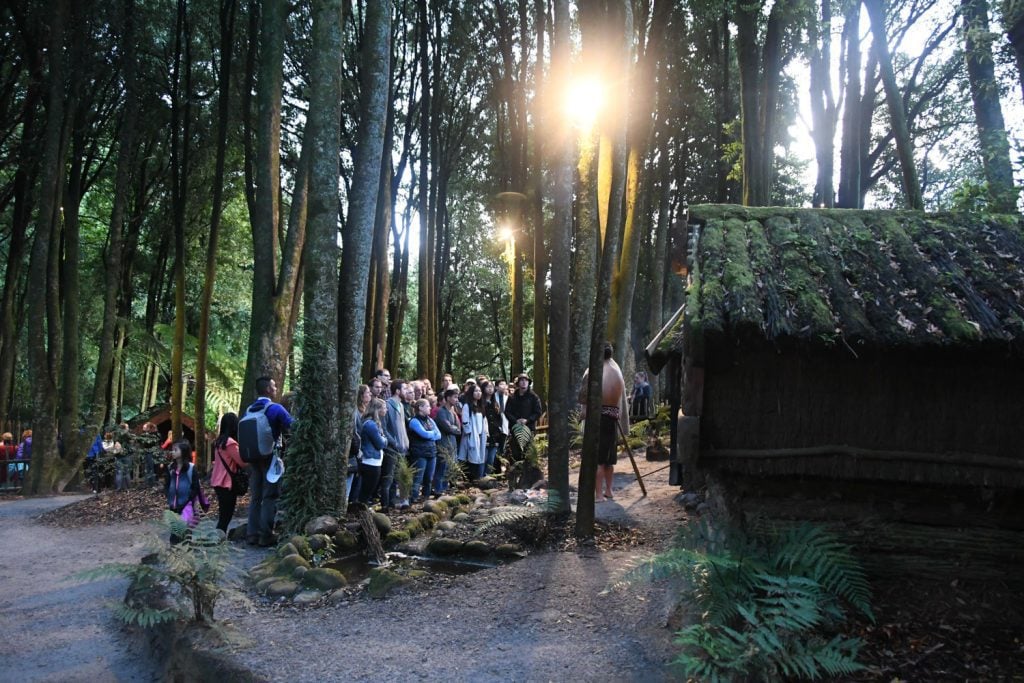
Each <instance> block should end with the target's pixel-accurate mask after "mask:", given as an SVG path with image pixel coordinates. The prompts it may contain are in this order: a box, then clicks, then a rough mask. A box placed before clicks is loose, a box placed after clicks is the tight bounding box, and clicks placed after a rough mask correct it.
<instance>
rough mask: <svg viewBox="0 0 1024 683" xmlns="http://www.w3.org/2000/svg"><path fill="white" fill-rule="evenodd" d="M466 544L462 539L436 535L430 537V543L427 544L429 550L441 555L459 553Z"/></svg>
mask: <svg viewBox="0 0 1024 683" xmlns="http://www.w3.org/2000/svg"><path fill="white" fill-rule="evenodd" d="M464 545H465V544H464V543H463V542H462V541H459V540H456V539H454V538H438V537H437V536H435V537H434V538H432V539H430V543H428V544H427V552H429V553H432V554H434V555H438V556H441V557H447V556H450V555H458V554H459V553H460V552H462V548H463V546H464Z"/></svg>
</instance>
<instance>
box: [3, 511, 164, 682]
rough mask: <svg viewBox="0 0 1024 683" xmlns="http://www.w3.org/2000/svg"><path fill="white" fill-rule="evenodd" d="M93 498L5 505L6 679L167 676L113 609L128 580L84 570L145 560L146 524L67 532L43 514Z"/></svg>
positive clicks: (4, 676)
mask: <svg viewBox="0 0 1024 683" xmlns="http://www.w3.org/2000/svg"><path fill="white" fill-rule="evenodd" d="M85 497H86V496H60V497H53V498H29V499H23V500H15V501H8V502H0V587H2V589H0V624H3V632H4V640H5V646H4V651H3V656H2V664H0V681H18V682H19V683H23V682H25V681H62V682H63V681H153V680H160V675H161V672H160V671H159V670H158V669H156V667H155V666H154V665H153V664H152V663H151V662H150V660H149V655H148V653H147V652H145V651H144V650H140V649H139V648H138V646H137V645H136V642H135V640H134V639H132V638H131V637H130V636H129V635H128V634H127V632H126V631H125V630H124V628H123V627H122V626H121V624H120V623H119V622H117V621H116V620H115V619H114V617H113V615H112V613H111V612H110V610H109V609H108V608H107V605H108V603H110V602H112V601H120V600H122V599H124V594H125V589H126V588H127V585H128V582H127V580H125V579H105V580H102V581H96V582H91V583H82V582H80V581H78V580H77V579H75V578H73V577H74V575H75V574H76V573H78V572H81V571H83V570H86V569H91V568H93V567H96V566H98V565H100V564H103V563H104V562H114V561H124V562H134V561H137V560H138V559H139V558H140V557H141V556H142V555H143V552H144V551H143V544H142V539H143V537H144V535H145V534H146V533H147V532H149V531H150V528H148V527H147V526H145V525H138V524H114V525H105V526H93V527H83V528H80V529H59V528H54V527H50V526H44V525H42V524H39V523H38V522H36V521H35V519H34V518H35V517H36V516H38V515H40V514H42V513H44V512H47V511H49V510H52V509H55V508H58V507H61V506H63V505H68V504H70V503H74V502H76V501H79V500H82V499H83V498H85Z"/></svg>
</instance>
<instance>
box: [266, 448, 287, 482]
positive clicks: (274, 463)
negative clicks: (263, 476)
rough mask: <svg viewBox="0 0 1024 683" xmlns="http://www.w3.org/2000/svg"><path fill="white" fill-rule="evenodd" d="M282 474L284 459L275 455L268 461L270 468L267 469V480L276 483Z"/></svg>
mask: <svg viewBox="0 0 1024 683" xmlns="http://www.w3.org/2000/svg"><path fill="white" fill-rule="evenodd" d="M283 474H284V460H282V459H281V456H279V455H275V456H274V459H273V460H271V461H270V469H268V470H267V481H269V482H270V483H271V484H276V483H277V480H278V479H280V478H281V475H283Z"/></svg>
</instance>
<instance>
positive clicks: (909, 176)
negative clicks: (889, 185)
mask: <svg viewBox="0 0 1024 683" xmlns="http://www.w3.org/2000/svg"><path fill="white" fill-rule="evenodd" d="M864 6H865V7H867V10H868V17H869V18H870V19H871V35H872V36H873V37H874V39H875V53H876V54H877V55H878V67H879V69H880V70H881V74H882V85H883V86H884V87H885V101H886V103H887V104H888V105H889V119H890V121H891V122H892V129H893V134H894V137H895V139H896V153H897V155H898V156H899V160H900V170H901V171H902V180H903V194H904V196H905V197H906V202H907V207H908V208H911V209H916V210H918V211H921V210H924V199H923V198H922V197H921V185H920V183H919V182H918V180H917V168H916V167H915V165H914V143H913V140H911V138H910V129H909V128H908V127H907V113H906V110H905V109H904V106H903V96H902V94H901V93H900V89H899V86H897V85H896V75H895V74H894V73H893V69H892V57H891V56H890V54H889V43H888V42H887V41H888V39H887V38H886V34H885V8H884V6H883V5H882V0H864Z"/></svg>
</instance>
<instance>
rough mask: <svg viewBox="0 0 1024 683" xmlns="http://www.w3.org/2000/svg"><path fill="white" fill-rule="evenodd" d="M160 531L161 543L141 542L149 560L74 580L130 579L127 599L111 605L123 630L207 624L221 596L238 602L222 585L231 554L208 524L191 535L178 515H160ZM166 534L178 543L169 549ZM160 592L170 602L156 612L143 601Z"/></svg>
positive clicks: (156, 540) (94, 571)
mask: <svg viewBox="0 0 1024 683" xmlns="http://www.w3.org/2000/svg"><path fill="white" fill-rule="evenodd" d="M159 526H160V528H161V531H162V537H158V536H157V535H156V534H152V535H151V536H150V537H148V538H147V539H146V544H147V546H148V549H150V550H152V551H154V552H153V555H152V556H151V560H149V561H144V562H142V563H136V564H132V563H110V564H105V565H102V566H100V567H97V568H96V569H92V570H88V571H85V572H82V573H81V574H79V575H78V577H79V578H81V579H84V580H87V581H96V580H99V579H104V578H109V577H111V576H119V577H121V576H123V577H127V578H129V579H131V580H132V583H133V587H134V590H133V591H132V592H131V597H130V598H129V599H126V600H125V601H124V602H123V603H117V604H115V605H113V610H114V613H115V614H116V616H117V617H118V618H119V619H121V620H122V621H123V622H125V623H127V624H138V625H139V626H145V627H149V626H153V625H155V624H159V623H164V622H169V621H174V620H176V619H183V620H190V619H191V620H193V621H202V622H212V621H213V611H214V607H215V606H216V603H217V600H218V599H219V598H220V597H222V596H223V595H225V594H226V593H231V594H233V595H235V596H238V597H241V594H240V593H238V592H237V591H234V590H232V589H231V588H230V587H229V586H228V585H227V584H226V582H225V580H224V579H225V573H226V572H227V570H228V568H229V566H230V561H229V559H230V558H229V553H231V552H233V551H234V550H233V549H232V548H231V545H230V544H229V543H227V542H226V538H225V536H224V533H223V532H221V531H220V530H219V529H218V528H217V526H216V522H214V520H212V519H204V520H202V521H200V522H199V524H197V525H196V526H195V527H193V528H191V529H190V528H188V526H187V525H186V523H185V522H184V521H183V520H182V519H181V516H180V515H176V514H175V513H173V512H171V511H170V510H165V511H164V517H163V520H162V522H161V523H160V525H159ZM170 534H173V535H175V536H177V537H179V538H182V539H183V540H182V541H181V542H180V543H177V544H175V545H168V544H167V540H166V539H167V536H168V535H170ZM235 552H236V551H235ZM161 590H163V591H166V592H167V594H168V595H169V596H170V598H171V600H170V602H169V603H167V602H166V601H160V602H159V604H160V605H163V606H156V605H154V604H153V603H154V602H156V601H151V600H148V599H145V598H146V596H154V595H156V594H157V592H159V591H161ZM140 597H141V598H142V599H140Z"/></svg>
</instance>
